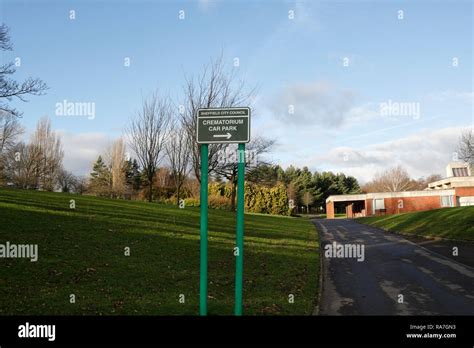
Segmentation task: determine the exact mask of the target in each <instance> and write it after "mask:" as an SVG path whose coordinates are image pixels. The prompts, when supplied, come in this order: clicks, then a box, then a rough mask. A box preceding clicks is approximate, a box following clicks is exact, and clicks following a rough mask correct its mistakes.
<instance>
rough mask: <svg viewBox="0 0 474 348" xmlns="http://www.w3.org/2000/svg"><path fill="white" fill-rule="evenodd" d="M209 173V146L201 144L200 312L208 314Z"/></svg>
mask: <svg viewBox="0 0 474 348" xmlns="http://www.w3.org/2000/svg"><path fill="white" fill-rule="evenodd" d="M207 174H208V146H207V144H203V145H201V201H200V205H201V251H200V252H201V257H200V262H201V264H200V282H199V285H200V292H199V314H200V315H207V182H208V180H207Z"/></svg>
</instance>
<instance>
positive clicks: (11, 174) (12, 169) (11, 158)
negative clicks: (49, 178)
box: [4, 142, 36, 189]
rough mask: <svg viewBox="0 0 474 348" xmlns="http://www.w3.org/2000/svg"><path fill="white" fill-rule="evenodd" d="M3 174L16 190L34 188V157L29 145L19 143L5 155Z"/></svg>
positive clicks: (32, 149) (31, 147)
mask: <svg viewBox="0 0 474 348" xmlns="http://www.w3.org/2000/svg"><path fill="white" fill-rule="evenodd" d="M4 174H5V176H6V180H7V181H8V182H9V183H12V184H13V185H15V186H16V187H18V188H24V189H28V188H34V187H36V176H35V174H36V156H35V150H34V148H33V146H32V145H31V144H25V143H24V142H20V143H18V144H16V145H15V146H14V147H12V148H11V149H10V150H9V151H8V152H7V153H6V154H5V169H4Z"/></svg>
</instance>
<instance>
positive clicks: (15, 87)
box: [0, 24, 48, 116]
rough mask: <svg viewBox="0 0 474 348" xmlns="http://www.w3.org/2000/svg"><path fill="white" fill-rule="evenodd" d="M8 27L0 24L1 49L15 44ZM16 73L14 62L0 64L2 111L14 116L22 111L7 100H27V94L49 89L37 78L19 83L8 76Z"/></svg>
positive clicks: (39, 92) (8, 49)
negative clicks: (12, 41) (11, 39)
mask: <svg viewBox="0 0 474 348" xmlns="http://www.w3.org/2000/svg"><path fill="white" fill-rule="evenodd" d="M8 31H9V29H8V27H7V26H6V25H5V24H2V25H0V51H10V50H12V47H13V45H12V44H11V42H10V36H9V35H8ZM14 73H15V64H14V63H13V62H10V63H6V64H3V65H0V111H3V112H6V113H8V114H10V115H13V116H20V115H21V113H20V112H19V111H18V110H16V109H14V108H12V107H10V106H9V105H8V104H7V102H10V101H12V100H13V99H14V98H16V99H19V100H21V101H23V102H26V101H27V99H26V96H27V95H42V94H44V92H45V91H46V90H47V89H48V87H47V86H46V84H45V83H44V82H43V81H42V80H40V79H35V78H31V77H29V78H27V79H26V80H25V81H23V82H21V83H19V82H17V81H15V80H12V79H10V78H9V77H8V76H9V75H12V74H14Z"/></svg>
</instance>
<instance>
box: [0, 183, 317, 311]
mask: <svg viewBox="0 0 474 348" xmlns="http://www.w3.org/2000/svg"><path fill="white" fill-rule="evenodd" d="M70 199H75V200H76V209H75V210H71V209H69V200H70ZM245 226H246V239H245V260H244V306H245V308H244V314H253V315H255V314H257V315H260V314H310V313H311V311H312V310H313V307H314V305H315V303H314V301H315V298H316V295H317V284H318V276H319V247H318V242H317V234H316V231H315V229H314V227H313V225H312V224H311V222H310V221H308V220H306V219H297V218H289V217H275V216H262V215H246V223H245ZM234 230H235V214H233V213H230V212H226V211H217V210H210V211H209V296H210V298H209V304H208V307H209V314H211V315H212V314H219V315H221V314H229V315H230V314H232V313H233V303H234V271H235V258H234V256H233V247H234V238H235V232H234ZM6 241H10V242H11V243H17V244H20V243H29V244H30V243H35V244H38V245H39V246H38V248H39V260H38V262H36V263H35V262H30V261H29V260H25V259H0V315H2V314H92V315H102V314H104V315H110V314H112V315H113V314H145V315H175V314H184V315H195V314H197V313H198V306H199V304H198V303H199V209H198V208H185V209H178V208H175V207H172V206H165V205H158V204H147V203H144V202H132V201H118V200H108V199H100V198H95V197H81V196H74V195H67V194H58V193H46V192H32V191H20V190H10V189H0V243H2V244H3V243H5V242H6ZM126 246H128V247H130V248H131V256H129V257H126V256H124V248H125V247H126ZM71 293H73V294H75V295H76V303H75V304H70V303H69V294H71ZM180 294H184V295H185V299H186V302H185V304H180V303H179V301H178V299H179V295H180ZM289 294H294V295H295V303H294V304H290V303H288V295H289Z"/></svg>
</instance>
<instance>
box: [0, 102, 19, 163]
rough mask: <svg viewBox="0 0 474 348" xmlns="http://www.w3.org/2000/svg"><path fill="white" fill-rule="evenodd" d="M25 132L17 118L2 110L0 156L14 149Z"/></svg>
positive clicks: (0, 119) (0, 114)
mask: <svg viewBox="0 0 474 348" xmlns="http://www.w3.org/2000/svg"><path fill="white" fill-rule="evenodd" d="M24 131H25V129H24V128H23V126H21V125H20V123H19V122H18V118H17V117H16V116H14V115H12V114H10V113H7V112H5V111H2V110H0V155H1V154H2V153H4V152H6V151H8V150H9V149H10V148H12V147H13V146H14V145H15V144H16V143H17V141H18V137H19V136H20V135H22V134H23V133H24Z"/></svg>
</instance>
